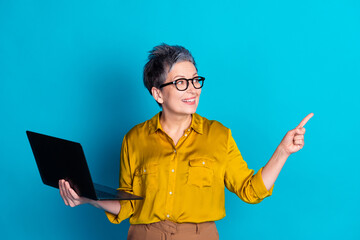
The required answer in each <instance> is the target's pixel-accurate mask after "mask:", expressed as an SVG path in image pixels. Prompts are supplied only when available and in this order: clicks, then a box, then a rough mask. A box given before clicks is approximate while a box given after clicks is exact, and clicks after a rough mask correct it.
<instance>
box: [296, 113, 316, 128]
mask: <svg viewBox="0 0 360 240" xmlns="http://www.w3.org/2000/svg"><path fill="white" fill-rule="evenodd" d="M313 116H314V114H313V113H310V114H309V115H307V116H306V117H305V118H304V119H303V120H302V121H301V122H300V124H299V125H298V126H297V128H302V127H304V126H305V124H306V123H307V122H308V121H309V120H310V118H312V117H313Z"/></svg>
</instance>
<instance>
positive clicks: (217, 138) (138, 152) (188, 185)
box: [59, 44, 313, 240]
mask: <svg viewBox="0 0 360 240" xmlns="http://www.w3.org/2000/svg"><path fill="white" fill-rule="evenodd" d="M204 80H205V78H203V77H201V76H199V75H198V74H197V69H196V65H195V61H194V59H193V57H192V56H191V54H190V52H189V51H188V50H186V49H185V48H183V47H180V46H169V45H166V44H162V45H160V46H157V47H155V48H154V49H153V50H152V51H151V52H150V55H149V61H148V63H147V64H146V65H145V68H144V84H145V86H146V88H147V89H148V90H149V92H150V93H151V95H152V96H153V97H154V99H155V100H156V101H157V103H158V104H159V105H160V106H161V108H162V111H161V112H160V113H158V114H156V115H155V116H154V117H153V118H152V119H150V120H148V121H146V122H144V123H141V124H139V125H137V126H135V127H134V128H133V129H131V130H130V131H129V132H128V133H127V134H126V135H125V137H124V139H123V144H122V150H121V164H120V167H121V172H120V189H122V190H125V191H128V192H130V193H133V194H135V195H140V196H143V197H144V200H140V201H139V200H136V201H126V200H124V201H93V200H90V199H87V198H84V197H79V196H78V195H77V194H76V193H75V191H74V190H73V189H71V188H70V186H69V183H68V182H66V181H64V180H60V181H59V186H60V187H59V189H60V194H61V196H62V198H63V200H64V202H65V204H66V205H69V206H72V207H73V206H77V205H80V204H84V203H90V204H91V205H93V206H95V207H98V208H100V209H103V210H105V211H106V215H107V217H108V218H109V220H110V221H111V222H113V223H120V222H121V221H122V220H124V219H126V218H130V224H131V226H130V229H129V234H128V239H187V240H189V239H207V240H209V239H218V238H219V237H218V233H217V230H216V226H215V223H214V221H216V220H219V219H221V218H223V217H224V216H225V208H224V202H225V200H224V187H226V188H228V189H229V190H230V191H232V192H234V193H236V194H237V195H238V196H239V197H240V198H241V199H242V200H243V201H245V202H248V203H259V202H261V201H262V200H263V199H264V198H266V197H268V196H270V195H271V194H272V189H273V185H274V182H275V180H276V178H277V176H278V174H279V173H280V170H281V168H282V167H283V165H284V163H285V162H286V160H287V158H288V157H289V155H290V154H292V153H294V152H297V151H299V150H300V149H301V148H303V146H304V134H305V128H304V125H305V124H306V122H307V121H308V120H309V119H310V118H311V117H312V116H313V114H309V115H308V116H307V117H305V118H304V120H303V121H302V122H301V123H300V124H299V125H298V126H297V127H296V128H295V129H293V130H291V131H289V132H288V133H287V134H286V135H285V137H284V138H283V140H282V141H281V143H280V144H279V146H278V147H277V149H276V150H275V152H274V154H273V156H272V157H271V159H270V160H269V162H268V163H267V164H266V165H265V167H263V168H261V169H260V170H259V171H258V172H257V173H256V174H254V171H253V170H250V169H249V168H248V167H247V164H246V162H245V161H244V160H243V159H242V156H241V154H240V151H239V150H238V148H237V146H236V144H235V141H234V139H233V138H232V136H231V131H230V130H229V129H228V128H226V127H224V126H223V125H222V124H220V123H219V122H217V121H210V120H207V119H206V118H203V117H201V116H199V115H198V114H196V109H197V106H198V104H199V98H200V94H201V88H202V86H203V84H204Z"/></svg>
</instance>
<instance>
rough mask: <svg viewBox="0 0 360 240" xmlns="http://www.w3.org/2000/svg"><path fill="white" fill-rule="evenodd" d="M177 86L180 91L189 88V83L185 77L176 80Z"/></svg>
mask: <svg viewBox="0 0 360 240" xmlns="http://www.w3.org/2000/svg"><path fill="white" fill-rule="evenodd" d="M175 84H176V88H177V89H179V90H180V91H184V90H186V89H187V87H188V86H187V85H188V81H187V80H185V79H179V80H176V83H175Z"/></svg>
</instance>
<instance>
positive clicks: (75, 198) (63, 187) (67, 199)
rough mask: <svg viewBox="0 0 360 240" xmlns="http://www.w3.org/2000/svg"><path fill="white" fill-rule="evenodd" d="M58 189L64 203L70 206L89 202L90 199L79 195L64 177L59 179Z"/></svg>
mask: <svg viewBox="0 0 360 240" xmlns="http://www.w3.org/2000/svg"><path fill="white" fill-rule="evenodd" d="M59 190H60V195H61V197H62V199H63V200H64V203H65V205H67V206H70V207H76V206H78V205H81V204H85V203H90V202H91V201H92V200H91V199H89V198H86V197H80V196H79V195H78V194H77V193H76V192H75V191H74V189H72V188H71V187H70V184H69V182H68V181H65V180H64V179H60V180H59Z"/></svg>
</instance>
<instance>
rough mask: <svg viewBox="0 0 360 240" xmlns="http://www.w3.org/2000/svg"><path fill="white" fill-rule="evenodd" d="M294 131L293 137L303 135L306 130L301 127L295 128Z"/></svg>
mask: <svg viewBox="0 0 360 240" xmlns="http://www.w3.org/2000/svg"><path fill="white" fill-rule="evenodd" d="M294 130H295V135H304V134H305V132H306V129H305V128H303V127H302V128H299V127H296V128H295V129H294Z"/></svg>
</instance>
